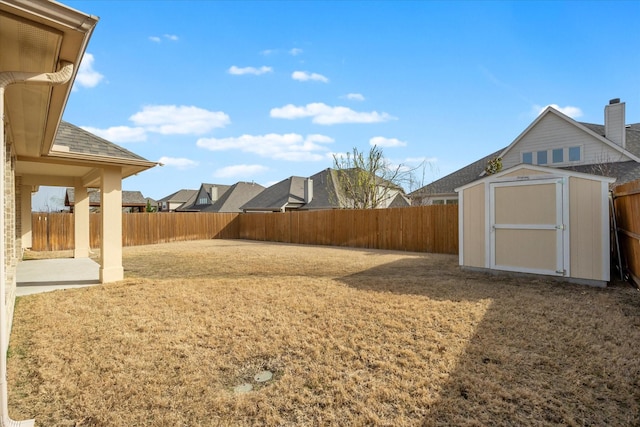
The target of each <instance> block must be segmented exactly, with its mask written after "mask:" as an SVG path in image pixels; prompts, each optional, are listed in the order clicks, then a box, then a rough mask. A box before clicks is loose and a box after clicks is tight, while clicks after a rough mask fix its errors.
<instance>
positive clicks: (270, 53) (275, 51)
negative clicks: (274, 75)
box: [260, 49, 278, 56]
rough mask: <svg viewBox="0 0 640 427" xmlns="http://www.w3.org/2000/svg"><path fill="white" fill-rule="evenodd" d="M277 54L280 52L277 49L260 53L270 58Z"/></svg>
mask: <svg viewBox="0 0 640 427" xmlns="http://www.w3.org/2000/svg"><path fill="white" fill-rule="evenodd" d="M277 52H278V50H277V49H265V50H263V51H262V52H260V55H264V56H269V55H273V54H274V53H277Z"/></svg>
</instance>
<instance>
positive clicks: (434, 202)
mask: <svg viewBox="0 0 640 427" xmlns="http://www.w3.org/2000/svg"><path fill="white" fill-rule="evenodd" d="M431 204H432V205H444V200H442V199H440V200H434V201H433V202H431Z"/></svg>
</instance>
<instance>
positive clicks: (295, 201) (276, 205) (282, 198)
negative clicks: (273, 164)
mask: <svg viewBox="0 0 640 427" xmlns="http://www.w3.org/2000/svg"><path fill="white" fill-rule="evenodd" d="M304 181H305V178H303V177H301V176H291V177H289V178H287V179H283V180H282V181H280V182H278V183H276V184H274V185H272V186H271V187H268V188H266V189H264V190H263V191H262V192H261V193H260V194H258V195H257V196H256V197H254V198H253V199H251V200H249V201H248V202H247V203H245V204H244V205H242V206H241V209H242V210H254V211H279V210H282V209H284V208H285V206H291V205H293V206H297V207H299V206H302V205H303V204H304Z"/></svg>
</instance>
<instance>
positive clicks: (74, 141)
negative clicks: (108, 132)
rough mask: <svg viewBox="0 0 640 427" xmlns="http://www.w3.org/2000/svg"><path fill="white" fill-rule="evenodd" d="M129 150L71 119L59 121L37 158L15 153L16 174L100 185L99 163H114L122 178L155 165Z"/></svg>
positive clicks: (50, 182) (47, 180)
mask: <svg viewBox="0 0 640 427" xmlns="http://www.w3.org/2000/svg"><path fill="white" fill-rule="evenodd" d="M156 165H157V163H156V162H151V161H149V160H147V159H145V158H144V157H141V156H139V155H137V154H135V153H132V152H131V151H129V150H127V149H125V148H123V147H120V146H119V145H116V144H114V143H112V142H110V141H107V140H106V139H104V138H101V137H99V136H97V135H94V134H92V133H91V132H88V131H86V130H84V129H82V128H80V127H78V126H75V125H72V124H71V123H68V122H65V121H61V122H60V126H59V128H58V133H57V135H56V139H55V143H54V144H53V146H52V148H51V151H50V152H49V153H48V154H47V155H46V156H42V157H40V158H30V157H18V162H17V165H16V174H17V175H21V176H26V175H32V176H35V177H38V178H37V179H38V180H39V182H35V183H34V184H36V185H58V186H70V185H73V184H70V183H69V182H68V181H67V182H62V183H60V182H56V181H55V180H56V179H60V177H78V178H82V180H83V182H84V185H85V186H86V187H94V188H97V187H99V186H100V170H99V169H97V168H99V167H104V166H116V167H118V168H119V169H120V171H121V176H122V178H123V179H124V178H127V177H129V176H131V175H135V174H137V173H139V172H142V171H144V170H147V169H149V168H152V167H154V166H156Z"/></svg>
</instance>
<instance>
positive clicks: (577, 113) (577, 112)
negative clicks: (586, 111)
mask: <svg viewBox="0 0 640 427" xmlns="http://www.w3.org/2000/svg"><path fill="white" fill-rule="evenodd" d="M547 107H552V108H554V109H556V110H558V111H560V112H561V113H563V114H565V115H567V116H569V117H571V118H572V119H577V118H578V117H582V110H581V109H580V108H578V107H572V106H571V105H567V106H566V107H560V106H559V105H558V104H547V105H545V106H544V107H541V106H539V105H534V106H533V110H534V112H535V115H536V116H539V115H540V114H541V113H542V112H543V111H544V110H546V109H547Z"/></svg>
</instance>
